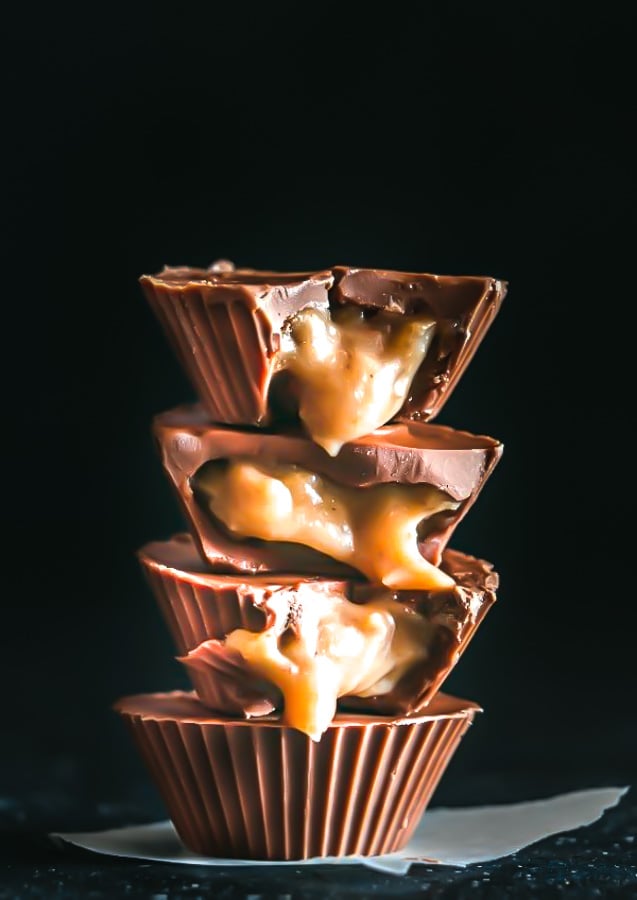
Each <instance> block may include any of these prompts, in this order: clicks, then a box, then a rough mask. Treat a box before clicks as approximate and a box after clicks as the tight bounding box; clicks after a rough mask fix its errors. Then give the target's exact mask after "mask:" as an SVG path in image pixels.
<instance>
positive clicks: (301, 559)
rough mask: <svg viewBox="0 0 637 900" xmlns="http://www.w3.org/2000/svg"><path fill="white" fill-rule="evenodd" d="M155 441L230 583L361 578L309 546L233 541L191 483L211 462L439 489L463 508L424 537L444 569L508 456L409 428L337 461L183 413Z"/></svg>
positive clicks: (191, 410)
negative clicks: (236, 579)
mask: <svg viewBox="0 0 637 900" xmlns="http://www.w3.org/2000/svg"><path fill="white" fill-rule="evenodd" d="M153 432H154V435H155V438H156V441H157V444H158V448H159V453H160V457H161V461H162V464H163V466H164V469H165V471H166V473H167V475H168V477H169V479H170V481H171V483H172V485H173V487H174V489H175V492H176V496H177V498H178V500H179V502H180V504H181V507H182V509H183V512H184V513H185V515H186V519H187V521H188V525H189V529H190V531H191V532H192V534H193V536H194V538H195V540H196V541H197V543H198V546H199V550H200V553H201V554H202V556H203V558H204V559H206V560H207V562H208V563H209V564H210V566H211V567H212V568H213V570H215V571H219V572H226V573H228V572H246V573H248V572H249V573H253V574H256V573H265V572H270V573H277V572H285V573H294V574H315V573H321V575H323V576H327V577H336V578H352V577H359V573H358V572H357V571H356V570H355V569H353V568H351V567H350V566H348V565H345V564H343V563H341V562H338V561H336V560H334V559H332V558H330V557H329V556H326V555H325V554H323V553H319V552H318V551H316V550H313V549H311V548H309V547H305V546H303V545H301V544H294V543H285V542H274V541H261V540H257V539H245V540H239V539H237V538H235V537H232V536H231V535H230V534H229V533H228V532H227V530H226V529H225V528H224V526H223V525H222V524H221V522H219V521H218V520H216V519H215V517H214V516H213V515H212V513H211V512H210V511H209V509H207V508H206V507H205V506H204V504H203V503H202V502H201V501H200V499H199V498H198V497H197V495H196V492H195V490H194V487H193V476H194V475H195V474H196V473H197V471H198V470H199V469H200V468H201V467H202V466H203V465H204V464H205V463H207V462H209V461H211V460H215V459H228V458H231V457H244V458H248V459H250V458H254V459H255V460H258V459H262V460H267V461H269V462H275V463H289V464H294V465H297V466H300V467H302V468H304V469H307V470H309V471H311V472H316V473H318V474H319V475H322V476H324V477H326V478H328V479H330V480H332V481H334V482H336V483H338V484H342V485H346V486H349V487H360V488H365V487H369V486H371V485H376V484H384V483H395V484H405V485H418V484H420V485H423V484H425V485H431V486H432V487H435V488H438V489H439V490H441V491H444V492H445V493H447V494H448V495H449V496H450V497H451V498H452V499H453V500H454V501H457V502H458V504H459V505H458V507H457V509H455V510H453V511H447V512H445V513H438V514H437V515H435V516H433V517H432V518H431V519H429V520H428V521H427V530H426V533H424V534H423V535H422V537H421V538H420V539H419V544H418V546H419V550H420V553H421V554H422V556H423V557H424V558H425V559H427V560H428V561H429V562H430V563H432V564H433V565H436V566H437V565H439V564H440V560H441V558H442V551H443V549H444V547H445V546H446V544H447V542H448V540H449V538H450V537H451V535H452V533H453V531H454V529H455V528H456V526H457V524H458V523H459V522H460V520H461V519H462V518H463V517H464V515H465V514H466V512H467V510H468V509H469V508H470V506H471V505H472V504H473V502H474V501H475V499H476V497H477V496H478V494H479V492H480V490H481V489H482V487H483V485H484V483H485V482H486V480H487V478H488V477H489V475H490V474H491V472H492V470H493V468H494V466H495V465H496V463H497V462H498V460H499V459H500V456H501V454H502V444H500V443H499V442H498V441H496V440H494V439H493V438H490V437H486V436H484V435H473V434H469V433H468V432H465V431H457V430H455V429H453V428H448V427H446V426H442V425H429V424H426V423H420V422H411V423H403V424H395V425H387V426H384V427H383V428H379V429H377V430H376V431H375V432H373V433H372V434H371V435H367V436H366V437H364V438H360V439H359V440H357V441H351V442H350V443H348V444H345V445H344V446H343V448H342V449H341V451H340V453H339V454H338V456H336V457H331V456H328V454H327V453H326V452H325V451H324V450H323V449H322V448H321V447H319V446H318V445H317V444H315V443H313V442H312V441H311V440H309V438H307V437H305V436H304V435H302V434H301V433H299V432H292V431H290V432H287V433H278V434H275V433H271V432H269V431H265V430H242V431H238V430H235V429H231V428H227V427H224V426H220V425H213V424H211V423H210V421H209V420H208V418H207V415H206V413H205V411H204V410H203V408H202V407H201V406H199V405H193V406H181V407H178V408H177V409H174V410H170V411H169V412H166V413H163V414H162V415H159V416H157V417H156V418H155V420H154V423H153Z"/></svg>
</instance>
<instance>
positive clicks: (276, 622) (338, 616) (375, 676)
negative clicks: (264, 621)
mask: <svg viewBox="0 0 637 900" xmlns="http://www.w3.org/2000/svg"><path fill="white" fill-rule="evenodd" d="M268 613H269V614H270V615H269V625H268V627H267V628H266V629H265V630H264V631H261V632H258V633H255V632H252V631H247V630H246V629H243V628H239V629H237V630H235V631H232V632H231V633H230V634H229V635H228V636H227V638H226V641H225V643H226V646H227V647H229V648H231V649H233V650H236V651H238V652H239V653H240V654H241V656H242V657H243V658H244V660H245V661H246V663H247V664H248V665H249V666H250V667H251V668H252V669H253V671H254V672H255V673H256V674H257V675H258V676H259V677H260V678H264V679H266V680H267V681H270V682H271V683H272V684H274V685H276V686H277V687H278V688H279V690H280V691H281V694H282V695H283V702H284V709H283V719H284V721H285V722H286V723H287V724H288V725H291V726H292V727H293V728H298V729H299V730H300V731H303V732H305V733H306V734H308V735H309V736H310V737H311V738H312V739H313V740H315V741H318V740H319V739H320V737H321V735H322V734H323V732H324V731H325V729H326V728H327V727H328V725H329V723H330V722H331V721H332V718H333V717H334V713H335V711H336V701H337V699H338V698H339V697H344V696H347V695H355V696H357V697H370V696H373V695H377V694H385V693H388V692H389V691H391V690H392V689H393V688H394V686H395V685H396V684H397V683H398V681H399V680H400V679H401V678H402V676H403V675H404V674H405V672H406V671H407V670H408V669H409V668H410V667H411V666H412V665H414V663H416V662H418V661H420V660H423V659H425V658H426V657H427V655H428V643H429V636H430V633H431V626H430V625H429V623H428V622H427V621H426V619H424V617H423V616H421V615H420V614H419V613H417V612H415V611H414V610H413V609H412V608H411V607H409V606H406V605H404V604H401V603H399V602H397V601H396V600H394V599H393V597H392V595H391V593H390V592H388V591H383V590H379V592H378V597H377V598H376V599H373V600H371V601H369V602H367V603H365V604H362V605H361V604H357V603H352V602H351V600H348V599H347V598H346V597H344V596H343V595H342V594H337V593H333V592H323V593H321V592H317V591H316V589H315V588H314V589H312V590H308V589H307V588H305V587H304V586H303V585H302V584H301V585H298V586H297V587H296V589H295V590H294V591H293V592H292V591H278V592H276V593H275V594H273V595H272V597H271V598H270V599H269V600H268Z"/></svg>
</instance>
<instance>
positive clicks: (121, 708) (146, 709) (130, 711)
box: [113, 691, 482, 728]
mask: <svg viewBox="0 0 637 900" xmlns="http://www.w3.org/2000/svg"><path fill="white" fill-rule="evenodd" d="M113 708H114V709H115V710H116V712H119V713H121V714H122V715H125V716H136V717H140V718H142V719H144V720H146V721H154V722H166V721H172V722H178V723H179V724H185V723H189V722H192V723H194V724H196V725H217V724H223V725H224V726H226V727H227V726H228V725H234V726H236V727H237V728H246V727H247V728H277V727H278V728H281V727H283V728H285V727H287V726H284V725H281V722H280V717H279V716H278V715H276V714H271V715H267V716H261V717H260V718H258V719H251V720H250V721H247V720H245V719H234V720H230V719H228V718H227V717H223V718H219V717H215V716H214V715H211V714H210V710H208V709H207V708H206V707H205V706H204V705H203V704H202V703H200V702H199V700H197V699H196V696H195V695H194V693H187V692H185V691H172V692H170V693H166V694H136V695H133V696H130V697H122V698H121V699H120V700H118V701H117V702H116V703H115V704H114V707H113ZM477 712H482V710H481V708H480V707H479V706H478V704H477V703H473V702H472V701H471V700H461V699H460V698H458V697H452V696H451V695H449V694H441V693H439V694H437V695H436V697H434V699H433V700H432V701H431V703H430V704H429V706H428V707H427V710H426V712H422V713H418V714H417V715H410V716H398V717H395V718H389V717H388V716H376V715H363V714H360V715H352V714H350V713H342V712H339V713H337V714H336V716H335V717H334V720H333V722H332V723H331V725H330V726H329V727H330V728H334V727H338V726H343V725H345V726H358V727H360V726H366V725H375V724H379V725H381V724H382V725H400V724H407V723H412V722H429V721H431V720H432V719H451V718H453V719H460V718H466V717H473V716H474V715H475V713H477Z"/></svg>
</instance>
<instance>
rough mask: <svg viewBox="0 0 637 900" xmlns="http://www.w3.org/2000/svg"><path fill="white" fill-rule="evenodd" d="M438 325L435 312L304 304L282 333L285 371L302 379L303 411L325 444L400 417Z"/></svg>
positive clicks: (332, 448)
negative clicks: (369, 311) (369, 313)
mask: <svg viewBox="0 0 637 900" xmlns="http://www.w3.org/2000/svg"><path fill="white" fill-rule="evenodd" d="M434 331H435V322H434V320H433V319H432V318H431V317H429V316H422V315H421V316H411V317H406V316H403V315H398V314H397V313H387V312H380V313H378V315H376V316H373V317H372V318H365V316H364V315H363V311H362V310H361V309H359V308H356V307H343V308H342V309H340V310H337V311H335V312H333V313H331V312H330V310H323V309H311V308H310V309H304V310H301V312H299V313H297V314H296V315H295V316H294V317H293V318H291V319H290V320H289V321H288V323H287V325H286V328H285V330H284V332H283V334H282V336H281V349H280V351H279V357H278V360H277V365H276V368H277V371H281V370H282V369H287V370H288V371H289V372H290V373H291V374H292V375H293V376H294V378H295V381H296V386H297V391H298V400H299V416H300V418H301V420H302V421H303V423H304V424H305V427H306V429H307V431H308V433H309V434H310V436H311V437H312V440H314V441H315V442H316V443H317V444H320V445H321V447H323V448H324V449H325V450H326V451H327V452H328V453H329V454H330V455H331V456H336V454H337V453H338V451H339V450H340V449H341V447H342V446H343V444H344V443H346V442H347V441H351V440H354V439H355V438H358V437H361V435H364V434H369V433H370V432H371V431H374V430H375V429H376V428H378V427H379V426H380V425H384V424H385V422H388V421H389V420H390V419H391V418H393V417H394V416H395V415H396V413H397V412H398V410H399V409H400V408H401V406H402V405H403V403H404V402H405V400H406V399H407V395H408V393H409V389H410V387H411V382H412V380H413V378H414V375H415V374H416V372H417V370H418V368H419V366H420V365H421V363H422V361H423V359H424V358H425V356H426V354H427V351H428V350H429V346H430V344H431V341H432V338H433V336H434Z"/></svg>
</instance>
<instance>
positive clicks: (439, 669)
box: [139, 535, 498, 717]
mask: <svg viewBox="0 0 637 900" xmlns="http://www.w3.org/2000/svg"><path fill="white" fill-rule="evenodd" d="M139 559H140V562H141V565H142V568H143V571H144V573H145V575H146V578H147V579H148V582H149V584H150V586H151V589H152V591H153V593H154V595H155V598H156V600H157V603H158V605H159V608H160V610H161V612H162V615H163V617H164V619H165V621H166V624H167V625H168V628H169V629H170V632H171V634H172V637H173V639H174V642H175V645H176V647H177V651H178V653H179V656H180V657H182V662H184V663H185V664H186V666H187V669H188V673H189V676H190V679H191V681H192V684H193V687H194V688H195V690H196V691H197V693H198V695H199V697H200V699H201V700H202V701H203V702H204V703H205V704H206V706H208V707H209V708H210V709H214V710H216V711H217V712H220V713H223V714H227V715H242V716H248V717H249V716H259V715H265V714H266V713H269V712H272V711H273V710H274V709H276V708H277V705H278V704H279V703H280V695H279V693H278V691H277V690H276V689H275V688H274V686H273V685H271V684H270V685H268V684H265V683H263V682H260V681H259V680H258V679H256V678H255V676H254V674H253V673H251V672H250V670H249V668H248V667H247V666H246V664H245V663H244V662H243V660H242V659H241V657H240V656H239V655H238V654H235V653H232V652H230V651H228V650H225V648H223V645H222V643H221V642H222V641H223V639H224V638H225V637H226V635H228V634H229V633H230V632H231V631H234V630H235V629H236V628H245V629H247V630H249V631H255V632H256V631H261V630H262V629H263V628H264V627H265V625H266V613H265V610H264V606H265V604H266V603H267V600H268V599H269V597H270V596H272V594H274V593H276V592H278V591H281V590H282V589H283V590H285V591H294V587H295V585H298V584H299V580H298V578H295V577H294V576H283V577H280V578H277V579H276V580H273V579H272V578H268V577H266V576H247V577H243V578H239V577H237V576H233V575H216V574H214V573H211V572H210V571H208V570H207V569H206V567H205V565H204V564H203V563H202V561H201V559H200V557H199V555H198V553H197V551H196V547H195V545H194V542H193V541H192V539H191V538H190V536H188V535H176V536H175V537H174V538H172V540H170V541H156V542H153V543H150V544H147V545H146V546H145V547H143V548H142V549H141V550H140V551H139ZM441 566H442V568H443V569H444V570H445V572H447V573H448V574H449V575H451V577H452V578H453V579H454V580H455V582H456V585H455V587H453V588H450V589H448V590H444V591H396V592H394V593H393V597H394V598H395V599H396V600H398V601H399V602H401V603H404V604H405V605H406V606H410V607H413V609H414V610H415V611H416V612H418V613H419V614H420V615H422V616H424V617H425V618H426V620H427V621H428V622H429V624H430V625H431V626H432V633H431V644H430V649H429V654H428V656H427V658H426V659H424V660H422V661H420V662H418V663H417V664H415V665H414V666H412V667H411V669H409V670H408V671H407V672H406V673H405V675H404V676H403V677H402V678H401V680H400V681H399V682H398V683H397V684H396V686H395V687H394V689H393V690H392V691H391V692H389V693H386V694H382V695H378V696H373V697H364V698H362V697H361V698H358V697H341V699H340V700H339V704H338V706H339V709H341V710H345V709H359V710H362V711H366V712H373V713H378V714H386V715H402V714H408V713H413V712H416V711H418V710H422V709H423V708H424V707H425V706H426V705H427V704H428V703H429V701H430V700H431V698H432V697H433V696H434V694H435V693H436V692H437V691H438V690H439V689H440V687H441V686H442V684H443V682H444V680H445V679H446V678H447V676H448V674H449V672H450V671H451V670H452V669H453V667H454V666H455V664H456V663H457V661H458V659H459V658H460V656H461V655H462V653H463V652H464V651H465V649H466V648H467V646H468V644H469V642H470V640H471V638H472V637H473V635H474V634H475V632H476V629H477V628H478V626H479V625H480V623H481V622H482V620H483V619H484V617H485V615H486V614H487V612H488V611H489V609H490V608H491V606H492V605H493V603H494V602H495V599H496V593H495V592H496V589H497V586H498V576H497V574H496V573H495V572H494V571H493V566H492V565H491V563H488V562H486V561H485V560H480V559H476V558H475V557H473V556H468V555H466V554H464V553H459V552H458V551H456V550H451V549H447V550H445V552H444V554H443V558H442V564H441ZM302 584H303V587H304V591H305V594H306V596H308V595H309V591H308V588H310V589H311V588H312V587H315V588H316V590H317V591H324V590H328V591H333V592H335V593H337V594H342V595H343V596H344V597H346V598H347V599H348V600H351V601H352V602H355V603H365V602H366V601H367V600H368V599H370V598H371V597H373V594H374V591H377V590H378V589H377V588H374V587H373V586H371V585H368V584H367V583H365V582H361V581H357V580H349V581H344V580H341V581H335V580H333V579H326V578H319V577H314V578H305V579H303V581H302ZM191 651H194V652H191ZM279 708H280V707H279Z"/></svg>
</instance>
